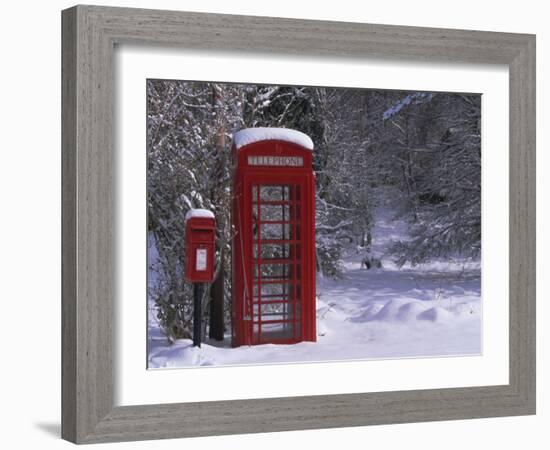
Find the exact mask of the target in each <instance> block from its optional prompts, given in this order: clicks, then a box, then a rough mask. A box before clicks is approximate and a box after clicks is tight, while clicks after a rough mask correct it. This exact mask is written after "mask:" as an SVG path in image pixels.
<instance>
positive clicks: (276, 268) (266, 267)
mask: <svg viewBox="0 0 550 450" xmlns="http://www.w3.org/2000/svg"><path fill="white" fill-rule="evenodd" d="M291 270H292V269H291V265H290V264H260V265H258V264H256V265H255V266H254V278H256V279H257V278H261V279H264V278H274V279H287V278H290V277H291V273H292V272H291Z"/></svg>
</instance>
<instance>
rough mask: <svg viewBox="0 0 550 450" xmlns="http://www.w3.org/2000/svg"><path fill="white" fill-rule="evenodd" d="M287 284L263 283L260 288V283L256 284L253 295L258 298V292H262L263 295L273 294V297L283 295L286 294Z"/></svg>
mask: <svg viewBox="0 0 550 450" xmlns="http://www.w3.org/2000/svg"><path fill="white" fill-rule="evenodd" d="M284 287H285V285H282V284H262V286H261V289H259V288H258V285H257V284H255V285H254V287H253V289H252V295H253V296H254V297H255V298H256V297H258V293H259V292H261V294H262V297H263V296H264V295H265V296H271V297H275V296H276V297H283V296H285V295H286V292H285V289H284Z"/></svg>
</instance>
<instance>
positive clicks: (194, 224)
mask: <svg viewBox="0 0 550 450" xmlns="http://www.w3.org/2000/svg"><path fill="white" fill-rule="evenodd" d="M215 243H216V219H215V217H214V214H213V213H212V211H209V210H207V209H190V210H189V211H188V212H187V214H186V215H185V247H186V252H185V279H186V280H187V281H190V282H193V283H209V282H212V281H213V280H214V252H215Z"/></svg>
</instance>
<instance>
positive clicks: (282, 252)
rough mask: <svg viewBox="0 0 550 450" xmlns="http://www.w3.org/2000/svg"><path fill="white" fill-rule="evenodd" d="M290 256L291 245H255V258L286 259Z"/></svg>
mask: <svg viewBox="0 0 550 450" xmlns="http://www.w3.org/2000/svg"><path fill="white" fill-rule="evenodd" d="M288 255H290V245H289V244H286V243H285V244H262V245H258V244H254V258H255V259H258V258H261V259H284V258H288Z"/></svg>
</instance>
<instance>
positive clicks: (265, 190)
mask: <svg viewBox="0 0 550 450" xmlns="http://www.w3.org/2000/svg"><path fill="white" fill-rule="evenodd" d="M257 192H258V191H256V197H253V198H254V199H255V200H256V199H257V195H258V194H257ZM288 193H289V186H287V185H273V186H260V199H261V200H267V201H283V200H288ZM253 194H254V192H253Z"/></svg>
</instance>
